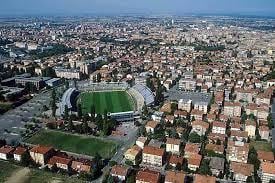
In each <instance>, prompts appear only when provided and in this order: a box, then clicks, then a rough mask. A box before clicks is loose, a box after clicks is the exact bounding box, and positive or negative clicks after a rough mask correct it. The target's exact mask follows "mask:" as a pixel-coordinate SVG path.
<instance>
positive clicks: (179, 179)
mask: <svg viewBox="0 0 275 183" xmlns="http://www.w3.org/2000/svg"><path fill="white" fill-rule="evenodd" d="M184 180H185V174H184V173H183V172H175V171H166V174H165V181H164V183H184Z"/></svg>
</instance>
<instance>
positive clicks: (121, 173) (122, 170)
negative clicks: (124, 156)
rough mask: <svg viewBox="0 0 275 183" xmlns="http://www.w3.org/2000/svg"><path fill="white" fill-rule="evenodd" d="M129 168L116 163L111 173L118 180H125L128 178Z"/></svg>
mask: <svg viewBox="0 0 275 183" xmlns="http://www.w3.org/2000/svg"><path fill="white" fill-rule="evenodd" d="M129 170H130V169H129V168H128V167H126V166H123V165H115V166H113V167H112V170H111V172H110V175H111V176H112V177H114V178H115V180H116V181H117V182H123V181H125V180H126V179H127V175H128V174H129Z"/></svg>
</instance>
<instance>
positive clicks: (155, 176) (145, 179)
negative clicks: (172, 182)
mask: <svg viewBox="0 0 275 183" xmlns="http://www.w3.org/2000/svg"><path fill="white" fill-rule="evenodd" d="M160 179H161V176H160V173H159V172H156V171H152V170H148V169H145V170H139V171H138V173H137V176H136V183H160Z"/></svg>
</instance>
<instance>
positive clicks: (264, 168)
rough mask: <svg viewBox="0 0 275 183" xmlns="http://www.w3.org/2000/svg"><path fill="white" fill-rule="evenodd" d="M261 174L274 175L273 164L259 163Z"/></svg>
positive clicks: (274, 166) (274, 168)
mask: <svg viewBox="0 0 275 183" xmlns="http://www.w3.org/2000/svg"><path fill="white" fill-rule="evenodd" d="M261 169H262V171H263V173H268V174H273V175H275V163H269V162H263V163H261Z"/></svg>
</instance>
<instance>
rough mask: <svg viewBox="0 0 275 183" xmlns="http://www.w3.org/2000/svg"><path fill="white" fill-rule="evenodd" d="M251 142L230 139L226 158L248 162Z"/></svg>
mask: <svg viewBox="0 0 275 183" xmlns="http://www.w3.org/2000/svg"><path fill="white" fill-rule="evenodd" d="M248 152H249V144H247V143H244V142H240V141H235V142H234V141H231V140H229V141H228V146H227V150H226V159H227V160H228V161H233V162H239V163H247V158H248Z"/></svg>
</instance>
